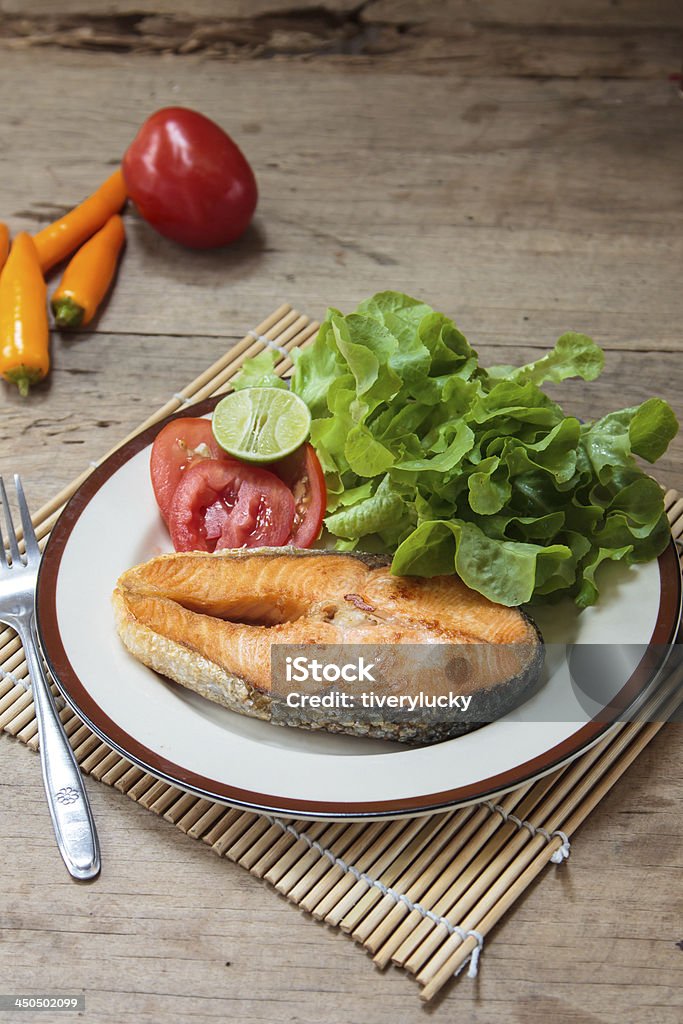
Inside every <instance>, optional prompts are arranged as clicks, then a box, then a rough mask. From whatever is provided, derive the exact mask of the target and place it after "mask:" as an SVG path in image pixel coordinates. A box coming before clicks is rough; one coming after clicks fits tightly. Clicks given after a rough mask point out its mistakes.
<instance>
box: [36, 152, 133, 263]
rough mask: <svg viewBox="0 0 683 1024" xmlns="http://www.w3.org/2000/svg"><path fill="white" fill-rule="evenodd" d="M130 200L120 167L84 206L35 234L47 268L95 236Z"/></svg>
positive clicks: (82, 204) (37, 246)
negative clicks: (127, 198)
mask: <svg viewBox="0 0 683 1024" xmlns="http://www.w3.org/2000/svg"><path fill="white" fill-rule="evenodd" d="M125 201H126V185H125V182H124V180H123V175H122V173H121V171H120V170H118V171H114V173H113V174H112V175H111V176H110V177H109V178H107V180H106V181H105V182H104V183H103V184H102V185H100V187H99V188H98V190H97V192H93V194H92V195H91V196H89V197H88V198H87V199H86V200H85V201H84V202H82V203H81V204H80V206H76V207H75V208H74V209H73V210H71V212H70V213H67V214H66V216H65V217H61V218H60V220H56V221H54V223H53V224H48V225H47V227H45V228H43V229H42V231H39V232H38V234H37V235H34V238H33V241H34V242H35V246H36V249H37V251H38V258H39V260H40V265H41V267H42V268H43V271H46V270H49V269H50V267H54V265H55V263H59V262H60V261H61V260H63V259H65V258H66V257H67V256H69V255H70V254H71V253H72V252H73V251H74V249H78V247H79V246H81V245H82V244H83V242H85V241H86V239H88V238H90V236H91V235H94V234H95V232H96V231H99V229H100V228H101V227H102V225H103V224H105V223H106V222H107V221H108V220H109V218H110V217H111V216H112V215H113V214H114V213H118V211H119V210H120V209H121V207H122V206H123V204H124V203H125Z"/></svg>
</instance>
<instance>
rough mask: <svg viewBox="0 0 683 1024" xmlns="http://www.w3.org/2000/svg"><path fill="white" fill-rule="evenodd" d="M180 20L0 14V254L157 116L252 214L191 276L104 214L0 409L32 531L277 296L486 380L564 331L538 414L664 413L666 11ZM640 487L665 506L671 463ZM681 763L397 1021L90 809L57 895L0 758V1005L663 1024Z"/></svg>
mask: <svg viewBox="0 0 683 1024" xmlns="http://www.w3.org/2000/svg"><path fill="white" fill-rule="evenodd" d="M191 11H192V13H191V14H190V13H188V5H187V4H180V3H176V2H175V0H173V2H171V0H167V2H163V0H130V2H128V3H122V2H119V0H116V2H107V3H102V4H95V5H93V4H92V3H87V4H86V3H85V2H82V0H62V3H60V4H59V11H58V13H57V12H56V7H55V5H54V4H52V3H48V2H47V0H27V2H19V0H0V82H1V85H2V104H1V106H0V219H2V220H5V221H7V222H8V223H9V224H10V225H11V227H12V229H13V230H15V231H16V230H19V229H22V228H23V229H27V230H30V231H32V230H36V228H37V227H38V226H39V225H41V224H43V223H46V222H47V221H49V220H50V219H52V218H53V217H54V216H56V215H58V214H60V213H61V212H62V211H64V210H65V209H67V208H69V207H70V206H71V205H73V204H74V203H75V202H76V201H78V200H79V199H80V198H82V197H83V196H85V195H86V194H87V193H88V192H89V191H90V190H92V188H93V187H94V186H95V185H96V184H97V183H98V182H99V181H100V180H102V179H103V178H104V177H105V176H106V175H107V174H108V173H110V171H111V168H112V167H113V166H114V165H115V164H116V163H117V162H118V160H119V158H120V155H121V153H122V151H123V150H124V149H125V147H126V145H127V144H128V142H129V140H130V138H131V137H132V135H133V134H134V132H135V130H136V128H137V126H138V125H139V123H140V121H141V120H142V118H143V117H144V116H145V115H146V114H147V113H149V112H151V111H153V110H155V109H156V108H158V107H161V106H165V105H171V104H174V105H175V104H180V105H187V106H191V107H196V108H199V109H201V110H203V111H204V112H205V113H207V114H208V115H210V116H212V117H214V118H215V119H216V120H218V121H219V122H221V123H222V124H223V125H224V126H225V127H226V128H227V129H228V130H229V131H230V132H231V134H232V135H233V136H234V138H235V139H236V140H237V141H238V142H239V144H240V145H241V146H242V147H243V149H244V150H245V152H246V153H247V155H248V157H249V159H250V161H251V162H252V164H253V166H254V168H255V170H256V173H257V177H258V180H259V185H260V193H261V199H260V203H259V208H258V212H257V216H256V219H255V222H254V225H253V227H252V228H251V229H250V231H249V232H248V234H247V235H246V236H245V237H244V238H243V239H242V240H241V241H239V242H238V243H237V244H235V245H234V246H233V247H231V248H230V249H227V250H224V251H218V252H212V253H188V252H186V251H184V250H181V249H179V248H176V247H174V246H173V245H171V244H170V243H167V242H165V241H164V240H162V239H160V238H159V237H157V236H155V235H154V234H153V233H152V232H151V231H150V229H149V228H148V227H147V225H146V224H144V223H143V222H142V221H140V220H139V219H138V218H137V217H136V216H135V213H134V211H132V210H131V211H129V212H128V213H127V215H126V224H127V229H128V244H127V250H126V253H125V257H124V260H123V263H122V267H121V270H120V273H119V276H118V280H117V282H116V287H115V290H114V292H113V293H112V296H111V299H110V300H109V301H108V303H107V304H106V307H105V308H104V309H103V311H102V313H101V314H100V316H99V317H98V319H97V321H96V322H95V323H94V325H93V326H92V329H91V330H87V331H82V332H79V333H77V334H74V335H68V336H67V335H60V334H58V333H55V334H54V336H53V339H52V356H53V371H52V373H51V376H50V379H49V380H48V381H47V382H46V383H45V384H44V385H41V386H40V387H38V388H36V389H35V391H34V392H33V393H32V394H31V396H30V398H29V400H28V401H22V400H21V399H20V398H19V396H18V395H17V394H15V393H14V392H12V391H11V390H10V389H8V388H7V387H5V386H3V387H2V390H1V392H0V471H2V472H3V473H5V474H9V473H11V472H13V471H21V473H22V475H23V477H24V481H25V485H26V489H27V492H28V496H29V499H30V501H31V503H32V504H33V505H34V506H36V507H37V506H38V505H39V504H41V503H42V502H43V501H45V500H47V499H48V498H49V497H50V496H51V495H52V494H53V493H54V492H55V491H56V490H58V489H60V488H61V487H62V486H64V485H65V484H66V483H68V481H69V480H70V479H71V478H72V477H74V476H75V475H76V474H77V473H78V472H79V471H80V470H81V469H82V468H83V467H84V466H85V465H86V464H87V463H88V461H89V460H91V459H96V458H97V457H98V456H100V455H101V454H102V453H103V452H104V451H105V450H107V449H108V448H109V447H111V446H112V445H113V444H114V443H115V442H116V440H117V439H118V438H119V437H121V436H122V435H123V434H125V433H127V432H128V431H129V430H130V429H132V428H133V427H135V425H136V424H137V423H138V422H140V421H141V420H142V419H143V418H144V416H145V415H146V414H147V413H148V412H150V411H151V410H153V409H154V408H156V407H157V406H158V405H160V404H161V403H162V402H163V401H164V400H165V399H166V398H167V397H168V395H169V394H171V393H172V392H174V391H176V390H177V389H178V388H180V387H182V386H183V385H184V384H185V383H187V381H188V380H190V379H191V378H192V377H194V376H195V375H196V374H198V373H199V372H200V371H201V370H202V369H204V367H205V366H206V365H208V364H209V363H210V362H212V361H213V360H215V359H216V358H217V357H218V356H219V355H220V354H221V353H222V352H223V351H224V350H225V349H226V347H228V346H230V345H231V344H232V343H233V342H234V341H235V340H236V339H237V338H239V337H241V336H242V335H243V333H244V331H245V330H246V329H247V328H249V327H251V326H253V325H254V324H255V323H257V322H258V321H259V320H260V319H262V318H263V316H265V315H267V314H268V313H269V312H270V311H271V310H272V309H273V308H274V307H275V306H277V305H279V304H280V303H281V302H282V301H285V300H286V301H289V302H291V303H292V304H293V305H295V306H297V308H299V309H301V310H302V311H304V312H306V313H308V314H310V315H311V316H316V317H318V316H320V315H322V314H323V313H324V310H325V307H326V306H327V305H335V306H338V307H340V308H342V309H343V310H349V309H350V308H352V307H353V305H354V304H355V303H356V302H357V301H358V300H359V299H361V298H363V297H364V296H366V295H367V294H369V293H371V292H372V291H376V290H380V289H383V288H400V289H403V290H406V291H408V292H412V293H413V294H417V295H420V296H423V297H424V298H426V299H427V300H428V301H430V302H431V303H432V304H433V305H434V306H436V307H437V308H440V309H443V310H444V311H446V312H448V313H450V314H452V315H453V316H455V318H456V319H457V321H458V323H459V325H460V326H461V328H462V329H463V330H464V331H465V333H466V334H467V335H468V337H469V338H470V340H471V341H472V343H473V344H474V345H475V346H477V347H478V348H479V349H480V351H481V354H482V358H483V360H484V361H491V362H500V361H505V362H514V361H516V360H520V361H524V360H525V359H526V358H528V357H530V356H531V355H532V354H534V353H537V352H538V350H539V349H541V348H543V347H544V346H546V345H549V344H552V342H553V341H554V340H555V338H556V337H557V336H558V335H559V334H560V333H562V331H564V330H566V329H569V328H572V329H577V330H583V331H586V332H587V333H590V334H592V335H593V336H594V337H595V338H596V340H598V341H599V342H600V343H601V344H602V345H603V346H604V347H605V349H606V354H607V365H606V369H605V373H604V376H603V378H602V379H601V380H600V381H598V382H596V383H594V384H592V385H585V384H579V385H577V384H571V385H568V386H567V387H563V388H562V389H559V390H558V391H557V392H556V394H558V395H559V396H560V397H561V398H562V396H564V398H563V400H564V401H565V403H566V405H567V406H568V407H570V408H571V409H572V410H573V411H576V412H577V413H578V414H579V415H581V416H584V417H588V416H594V415H596V414H598V413H600V412H601V411H606V410H608V409H612V408H615V407H617V406H619V405H627V404H633V403H635V402H637V401H640V400H642V399H643V398H645V397H647V396H649V395H650V394H659V395H662V396H663V397H665V398H668V399H669V400H670V401H671V402H672V404H673V405H674V407H675V408H676V409H677V411H678V413H679V416H680V415H681V413H683V404H682V401H681V390H682V389H681V379H682V374H681V369H680V367H681V353H682V350H683V342H682V341H681V323H683V288H681V268H682V267H683V203H682V201H681V200H682V195H681V166H683V134H682V132H681V121H682V118H683V104H682V103H681V98H680V95H679V93H678V89H677V86H676V84H675V83H673V82H671V81H669V76H670V75H672V74H675V73H676V72H679V71H680V65H681V45H680V28H681V24H682V23H683V14H681V7H680V5H679V4H677V3H674V2H673V0H656V2H652V3H643V2H638V0H622V2H621V3H618V4H615V3H611V2H609V0H600V2H595V3H589V2H588V0H582V2H578V0H576V2H573V3H572V2H570V3H568V4H560V3H558V2H555V0H553V2H551V3H541V2H539V0H533V2H532V0H525V2H521V3H516V2H514V0H487V2H481V3H475V2H473V0H448V2H444V3H439V2H437V0H422V2H407V0H406V2H404V0H397V2H395V3H393V2H392V3H389V2H385V0H374V2H369V3H365V4H362V3H353V2H350V0H349V2H346V0H335V2H332V0H325V2H312V0H311V2H309V0H297V3H296V4H294V5H293V4H292V3H287V2H286V0H257V2H254V3H248V2H247V0H232V2H223V3H222V2H220V0H196V2H195V3H193V4H192V5H191ZM54 283H55V279H54V278H53V279H52V281H51V285H52V284H54ZM657 475H658V476H659V477H660V479H662V480H665V481H666V482H667V483H668V484H669V485H670V486H673V487H678V488H679V489H683V440H681V439H678V440H677V441H676V442H674V444H673V445H672V448H671V451H670V453H669V454H668V455H667V456H666V458H665V459H663V460H662V462H661V464H660V466H659V467H658V469H657ZM682 735H683V733H682V732H681V726H669V727H666V728H665V729H664V730H663V732H662V733H661V734H660V736H659V737H658V738H657V740H656V741H655V742H654V743H653V744H652V746H651V747H650V748H648V750H647V751H646V753H645V754H644V755H643V756H642V757H641V758H640V759H639V760H638V762H637V763H636V765H635V766H634V767H633V768H632V769H631V770H630V771H629V772H628V774H627V776H626V777H625V779H624V780H622V781H621V782H620V783H619V785H618V786H617V788H616V789H615V791H614V792H613V793H612V794H611V796H610V797H609V798H608V799H607V800H606V801H604V803H603V804H602V805H601V806H600V808H599V809H598V811H597V812H596V813H595V814H594V815H593V816H592V817H591V818H590V820H589V821H588V823H587V824H586V825H585V826H584V827H583V828H582V829H581V831H580V833H579V834H578V836H577V837H576V840H575V843H574V852H573V854H572V859H571V860H570V862H569V863H568V864H567V865H565V866H564V867H561V868H558V869H552V870H548V871H547V872H546V873H545V874H544V875H543V876H542V877H541V879H540V880H539V881H538V883H537V884H536V885H535V886H534V887H533V888H532V890H531V891H529V892H528V893H527V895H526V896H525V897H524V899H523V901H522V902H521V903H520V904H519V905H518V906H517V907H516V908H515V910H514V911H513V912H512V913H511V914H510V915H509V916H508V918H507V920H506V921H505V922H504V923H503V924H502V925H501V926H500V927H499V928H498V929H497V930H496V931H495V932H494V934H493V935H492V936H491V938H490V939H489V942H488V943H487V949H486V952H485V955H484V958H483V961H482V969H481V972H480V976H479V978H478V979H477V980H476V981H475V982H470V981H468V980H467V979H465V978H464V977H463V978H461V979H459V980H458V981H456V982H454V984H453V985H452V986H451V987H450V988H449V989H448V991H447V992H446V993H445V995H444V997H443V998H442V999H441V1000H440V1002H439V1003H438V1004H437V1005H436V1006H434V1007H431V1008H429V1009H428V1010H425V1009H423V1008H421V1007H420V1006H419V1005H418V998H417V988H416V986H415V985H414V984H413V983H412V982H411V981H410V980H409V979H408V978H407V977H406V976H404V975H403V974H402V973H400V972H398V971H395V970H391V971H389V972H387V973H386V974H383V975H382V974H379V973H377V972H376V971H375V969H374V968H373V966H372V964H371V962H370V960H369V959H368V958H367V957H365V956H364V954H363V953H362V952H361V951H360V950H359V949H357V948H355V947H354V945H353V943H352V942H351V941H350V940H349V939H348V938H346V937H345V936H342V935H339V934H336V933H334V932H332V931H330V930H328V929H326V928H325V927H323V926H320V925H318V924H315V923H314V922H312V921H310V920H309V919H307V918H306V917H305V916H304V915H303V914H302V913H301V912H300V911H298V910H296V909H294V908H293V907H291V906H290V905H288V904H287V903H286V902H284V901H283V900H282V899H280V898H279V897H277V896H276V895H275V894H274V893H273V892H272V891H270V890H269V889H268V888H267V887H266V886H264V885H262V884H260V883H259V882H257V881H256V880H255V879H253V878H251V877H250V876H249V875H247V874H246V872H244V871H243V870H241V869H239V868H238V867H236V866H234V865H232V864H228V863H224V862H222V861H219V860H218V859H217V858H216V857H215V856H214V855H212V854H211V853H210V852H209V851H208V850H206V849H204V848H203V847H202V846H201V845H200V844H198V843H194V842H192V841H191V840H190V839H188V838H187V837H185V836H183V835H181V834H180V833H179V832H177V830H175V829H174V828H173V827H172V826H170V825H168V824H167V823H165V822H163V821H160V820H158V819H156V818H155V817H154V816H152V815H151V814H149V813H148V812H146V811H144V810H143V809H142V808H140V807H138V806H136V805H134V804H132V803H131V802H130V801H128V800H127V799H126V798H125V797H123V796H121V795H120V794H117V793H115V792H113V791H111V790H110V789H108V788H107V787H104V786H100V785H97V784H95V783H93V782H91V781H88V789H89V792H90V794H91V797H92V800H93V805H94V810H95V814H96V816H97V820H98V824H99V830H100V836H101V839H102V845H103V864H104V867H103V873H102V877H101V879H100V880H99V881H98V882H97V883H95V884H94V885H91V886H76V885H74V884H73V883H71V882H70V881H69V879H68V878H67V876H66V874H65V872H64V870H63V867H62V864H61V861H60V859H59V857H58V854H57V852H56V849H55V846H54V840H53V838H52V835H51V832H50V828H49V822H48V813H47V809H46V806H45V802H44V798H43V793H42V784H41V781H40V774H39V766H38V761H37V759H36V758H35V756H34V755H32V754H30V753H29V752H28V751H27V750H26V749H25V748H23V747H21V746H20V745H19V744H17V743H16V742H13V741H11V740H10V739H8V738H7V737H2V738H0V768H1V771H0V830H1V833H2V836H3V854H4V875H5V881H4V885H3V890H2V894H1V895H0V926H1V928H2V954H3V955H2V960H3V981H2V985H0V989H2V990H3V991H6V992H26V993H44V994H45V993H52V994H56V993H67V992H72V991H73V992H81V991H84V992H85V993H86V1011H85V1014H84V1016H83V1019H84V1020H91V1021H98V1022H99V1021H102V1022H109V1021H111V1022H114V1021H116V1022H125V1024H127V1022H129V1021H130V1022H136V1024H137V1022H156V1021H162V1020H183V1021H185V1020H187V1021H197V1022H204V1021H207V1022H208V1021H212V1020H215V1019H219V1018H225V1017H227V1018H231V1019H233V1020H236V1021H244V1022H251V1021H259V1022H269V1024H270V1022H273V1024H276V1022H277V1024H279V1022H290V1021H292V1022H294V1021H297V1022H306V1024H308V1022H311V1024H313V1022H316V1024H322V1022H325V1024H326V1022H334V1024H339V1022H347V1021H348V1022H354V1024H355V1022H357V1021H361V1020H362V1021H364V1022H367V1024H383V1022H385V1021H386V1022H389V1021H402V1022H403V1021H416V1020H420V1019H422V1018H423V1017H425V1015H427V1016H430V1017H432V1016H433V1017H434V1018H435V1019H444V1020H445V1019H451V1018H452V1017H453V1016H454V1015H455V1014H459V1013H462V1014H463V1015H464V1017H465V1019H468V1020H471V1021H474V1022H477V1024H478V1022H482V1024H488V1022H493V1021H499V1022H511V1024H512V1022H518V1021H519V1022H521V1021H522V1020H524V1021H531V1022H541V1021H543V1022H546V1021H548V1020H549V1019H552V1020H555V1021H560V1022H562V1024H564V1022H567V1024H574V1022H576V1024H584V1022H594V1024H597V1022H600V1024H624V1022H629V1024H630V1022H635V1021H640V1020H643V1019H646V1018H647V1019H649V1020H652V1021H656V1022H662V1024H669V1022H671V1024H674V1022H675V1021H678V1020H680V1019H681V1015H682V1012H683V984H682V982H683V950H682V949H681V948H679V947H678V946H677V941H678V940H683V924H682V913H681V912H682V910H683V900H682V899H681V885H680V872H681V868H682V867H683V856H682V854H681V850H683V822H682V819H681V813H680V807H681V800H683V773H682V771H681V767H680V750H681V737H682ZM7 1019H10V1018H9V1017H7ZM21 1019H22V1020H28V1019H31V1015H22V1017H21ZM35 1019H36V1020H37V1019H41V1020H46V1019H47V1015H45V1014H43V1015H42V1016H40V1017H38V1016H37V1015H36V1016H35ZM59 1019H62V1017H61V1016H60V1018H59Z"/></svg>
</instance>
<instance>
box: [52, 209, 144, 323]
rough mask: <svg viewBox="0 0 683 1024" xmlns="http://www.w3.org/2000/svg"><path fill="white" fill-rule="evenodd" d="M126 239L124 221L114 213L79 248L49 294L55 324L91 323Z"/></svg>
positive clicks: (112, 275) (107, 287)
mask: <svg viewBox="0 0 683 1024" xmlns="http://www.w3.org/2000/svg"><path fill="white" fill-rule="evenodd" d="M125 239H126V233H125V231H124V228H123V221H122V220H121V218H120V217H119V216H118V214H114V216H113V217H110V218H109V220H108V221H107V223H106V224H105V225H104V227H103V228H100V230H99V231H98V232H97V233H96V234H94V235H93V236H92V238H91V239H89V241H87V242H86V243H85V245H83V246H82V247H81V248H80V249H79V250H78V252H77V253H76V255H75V256H74V257H73V259H72V260H71V262H70V263H69V265H68V266H67V268H66V270H65V271H64V274H63V276H62V280H61V281H60V282H59V285H58V287H57V290H56V291H55V292H54V294H53V296H52V312H53V313H54V315H55V323H56V324H57V326H58V327H80V326H81V324H88V323H90V321H91V320H92V318H93V316H94V315H95V312H96V311H97V307H98V306H99V304H100V302H101V301H102V299H103V298H104V296H105V295H106V294H107V290H108V289H109V285H110V284H111V282H112V278H113V277H114V273H115V271H116V264H117V261H118V258H119V253H120V252H121V248H122V247H123V243H124V241H125Z"/></svg>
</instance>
